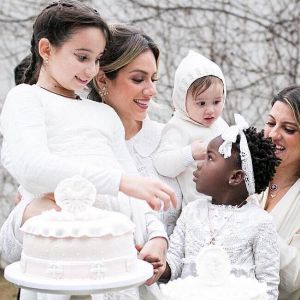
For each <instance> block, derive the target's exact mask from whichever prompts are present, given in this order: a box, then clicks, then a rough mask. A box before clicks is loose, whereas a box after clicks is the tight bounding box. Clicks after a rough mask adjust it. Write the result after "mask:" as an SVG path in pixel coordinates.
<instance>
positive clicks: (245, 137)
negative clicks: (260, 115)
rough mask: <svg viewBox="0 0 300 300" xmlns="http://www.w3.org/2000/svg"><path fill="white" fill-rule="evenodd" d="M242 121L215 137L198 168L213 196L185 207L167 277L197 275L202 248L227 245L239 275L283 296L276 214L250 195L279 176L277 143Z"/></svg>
mask: <svg viewBox="0 0 300 300" xmlns="http://www.w3.org/2000/svg"><path fill="white" fill-rule="evenodd" d="M236 121H237V125H235V126H232V127H230V128H229V129H227V131H225V132H224V133H223V134H222V136H218V137H216V138H214V139H213V140H212V141H211V142H210V143H209V144H208V147H207V158H206V160H205V161H203V162H201V163H199V164H198V168H197V170H196V171H195V172H194V176H195V177H194V181H195V182H196V189H197V191H198V192H200V193H204V194H206V195H209V196H211V197H212V201H211V202H210V201H208V200H206V199H198V200H196V201H194V202H192V203H190V204H189V205H188V206H186V207H185V208H184V209H183V212H182V213H181V216H180V217H179V219H178V221H177V225H176V227H175V230H174V233H173V235H172V236H171V240H170V248H169V251H168V253H167V268H166V270H165V272H164V274H163V278H165V279H170V278H171V279H175V278H178V277H182V278H184V277H186V276H188V275H196V270H195V258H196V256H197V254H198V252H199V250H201V249H202V248H203V247H205V246H208V245H211V244H215V245H219V246H222V247H223V248H224V249H225V250H226V251H227V252H228V255H229V258H230V261H231V264H232V267H233V270H232V272H233V273H234V274H235V275H237V276H247V277H255V278H257V280H259V281H261V282H265V283H266V284H267V293H268V299H269V300H271V299H272V300H275V299H277V296H278V284H279V248H278V244H277V234H276V230H275V227H274V224H273V221H272V217H271V216H270V215H269V214H268V213H267V212H265V211H264V210H262V209H261V208H260V207H259V206H257V205H256V203H253V201H252V202H251V201H247V198H248V196H251V195H253V194H254V193H260V192H262V191H263V190H265V189H266V188H267V186H268V183H269V181H270V180H271V179H272V177H273V176H274V174H275V167H276V166H278V164H279V160H278V159H277V158H276V156H275V154H274V153H275V146H274V145H273V144H272V142H271V140H269V139H265V138H264V137H263V133H261V132H260V133H257V132H256V130H255V128H253V127H251V128H248V125H247V123H246V122H245V121H244V119H242V118H241V116H239V115H237V116H236Z"/></svg>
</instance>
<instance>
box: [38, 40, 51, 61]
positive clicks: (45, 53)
mask: <svg viewBox="0 0 300 300" xmlns="http://www.w3.org/2000/svg"><path fill="white" fill-rule="evenodd" d="M50 53H51V44H50V42H49V40H48V39H46V38H42V39H40V41H39V54H40V56H41V57H42V58H43V60H47V59H49V56H50Z"/></svg>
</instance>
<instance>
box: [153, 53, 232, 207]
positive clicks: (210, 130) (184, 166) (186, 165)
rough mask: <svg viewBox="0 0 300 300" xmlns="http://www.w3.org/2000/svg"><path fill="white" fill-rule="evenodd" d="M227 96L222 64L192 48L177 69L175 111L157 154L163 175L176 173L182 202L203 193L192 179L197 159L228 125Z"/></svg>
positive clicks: (158, 166)
mask: <svg viewBox="0 0 300 300" xmlns="http://www.w3.org/2000/svg"><path fill="white" fill-rule="evenodd" d="M225 97H226V85H225V79H224V76H223V73H222V71H221V69H220V68H219V66H218V65H216V64H215V63H214V62H212V61H210V60H209V59H207V58H206V57H204V56H202V55H200V54H198V53H196V52H194V51H190V52H189V53H188V55H187V56H186V57H185V58H184V59H183V60H182V61H181V63H180V64H179V66H178V68H177V70H176V73H175V80H174V89H173V96H172V98H173V104H174V107H175V112H174V116H173V117H172V118H171V120H170V121H169V122H168V123H167V124H166V126H165V128H164V130H163V132H162V139H161V142H160V146H159V149H158V151H157V153H156V155H155V158H154V164H155V167H156V169H157V171H158V172H159V173H160V174H161V175H163V176H168V177H177V179H178V182H179V185H180V188H181V190H182V194H183V206H185V205H186V204H187V203H188V202H190V201H193V200H195V199H198V198H199V196H200V194H199V193H198V192H197V191H196V189H195V186H194V185H193V182H192V178H193V170H194V169H195V167H196V160H199V159H203V157H204V156H205V153H206V146H207V144H208V143H209V141H210V140H212V139H213V138H214V137H216V136H218V135H220V134H221V133H222V131H223V130H224V129H226V128H227V127H228V125H227V123H226V122H225V121H224V120H223V119H222V118H221V117H220V115H221V113H222V110H223V107H224V102H225Z"/></svg>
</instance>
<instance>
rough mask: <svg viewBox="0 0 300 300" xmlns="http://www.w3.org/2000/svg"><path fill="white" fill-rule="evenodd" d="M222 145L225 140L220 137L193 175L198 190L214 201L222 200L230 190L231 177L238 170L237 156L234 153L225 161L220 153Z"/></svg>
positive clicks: (214, 140)
mask: <svg viewBox="0 0 300 300" xmlns="http://www.w3.org/2000/svg"><path fill="white" fill-rule="evenodd" d="M222 143H223V139H222V138H221V137H220V136H219V137H216V138H214V139H213V140H212V141H211V142H210V143H209V144H208V146H207V156H206V159H205V160H204V161H202V162H199V163H198V165H197V170H196V171H195V172H194V173H193V174H194V179H193V180H194V182H195V183H196V190H197V191H198V192H199V193H203V194H205V195H208V196H211V197H212V198H213V199H222V195H224V193H225V192H226V191H227V189H228V182H229V178H230V175H231V174H232V171H233V170H235V169H236V165H235V164H236V159H235V156H236V155H237V154H236V153H232V155H231V156H230V157H229V158H226V159H225V158H224V157H223V155H222V154H220V153H219V147H220V146H221V144H222ZM216 187H217V188H216ZM224 204H225V203H224Z"/></svg>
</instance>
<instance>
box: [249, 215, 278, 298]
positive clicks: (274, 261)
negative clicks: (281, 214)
mask: <svg viewBox="0 0 300 300" xmlns="http://www.w3.org/2000/svg"><path fill="white" fill-rule="evenodd" d="M253 255H254V263H255V276H256V278H257V280H258V281H260V282H265V283H266V284H267V294H268V300H276V299H277V298H278V284H279V265H280V259H279V255H280V254H279V246H278V241H277V233H276V229H275V226H274V224H273V222H272V220H271V218H269V220H267V221H266V222H264V223H261V224H259V228H258V232H257V236H256V238H255V241H254V245H253Z"/></svg>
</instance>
